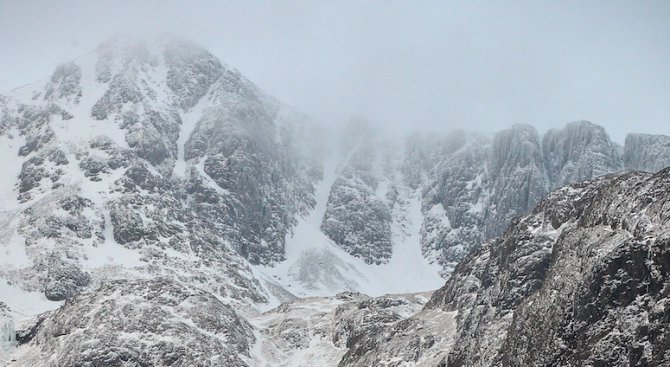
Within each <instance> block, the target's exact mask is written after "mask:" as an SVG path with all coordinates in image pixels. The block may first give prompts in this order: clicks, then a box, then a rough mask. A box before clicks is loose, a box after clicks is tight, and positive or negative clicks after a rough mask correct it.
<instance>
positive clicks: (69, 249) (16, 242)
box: [0, 36, 670, 366]
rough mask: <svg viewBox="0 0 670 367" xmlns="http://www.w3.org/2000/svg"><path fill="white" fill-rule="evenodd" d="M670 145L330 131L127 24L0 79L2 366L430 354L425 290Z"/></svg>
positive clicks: (364, 127) (395, 358)
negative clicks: (8, 87) (44, 64)
mask: <svg viewBox="0 0 670 367" xmlns="http://www.w3.org/2000/svg"><path fill="white" fill-rule="evenodd" d="M333 136H337V137H336V138H334V137H333ZM669 141H670V138H668V137H666V136H658V135H639V134H631V135H629V137H628V138H627V139H626V143H625V146H624V147H623V148H622V147H619V146H617V145H616V144H615V143H614V142H612V141H611V140H610V139H609V137H608V135H607V133H606V132H605V130H604V129H603V128H602V127H600V126H597V125H595V124H592V123H589V122H585V121H582V122H575V123H570V124H568V125H567V126H566V127H564V128H563V129H558V130H552V131H549V132H547V133H546V134H545V135H544V136H540V134H538V132H537V131H536V130H535V129H534V128H533V127H531V126H528V125H514V126H512V127H511V128H509V129H506V130H504V131H500V132H498V133H496V134H493V135H491V136H488V135H483V134H475V133H469V132H463V131H456V132H452V133H445V134H431V135H422V134H421V133H420V132H418V133H416V134H413V135H411V136H408V137H406V138H400V139H398V138H393V137H389V136H386V135H385V134H384V133H383V132H381V131H380V129H379V128H377V127H375V125H373V124H372V123H369V122H367V121H366V120H365V119H363V118H354V119H352V120H351V121H350V122H349V123H348V124H346V126H345V127H344V128H343V129H342V131H340V132H337V133H333V132H332V131H330V132H327V131H326V128H325V127H322V126H320V125H319V124H318V122H316V121H314V120H312V119H311V118H310V117H308V116H305V115H303V114H301V113H300V112H298V111H295V110H294V109H293V108H291V107H289V106H286V105H284V104H282V103H281V102H279V101H277V100H276V99H274V98H273V97H271V96H269V95H267V94H266V93H264V92H263V91H261V90H260V89H259V88H258V87H256V86H255V85H254V84H253V83H252V82H251V81H249V80H247V79H246V78H244V77H243V76H242V75H240V73H239V72H237V71H236V70H234V69H231V68H230V67H228V66H227V65H225V64H224V63H222V62H221V61H220V60H218V59H217V58H216V57H214V56H213V55H212V54H210V53H209V52H208V51H206V50H205V49H203V48H202V47H200V46H198V45H196V44H193V43H192V42H189V41H186V40H182V39H179V38H175V37H167V36H164V37H159V38H157V39H152V40H148V41H147V40H138V39H135V38H133V37H125V36H119V37H115V38H113V39H112V40H110V41H108V42H106V43H104V44H102V45H101V46H100V47H98V48H97V49H96V50H95V51H93V52H92V53H90V54H88V55H85V56H83V57H81V58H79V59H76V60H73V61H70V62H67V63H64V64H62V65H60V66H58V67H57V68H56V70H55V71H54V73H53V74H52V75H51V76H50V77H49V78H47V79H45V80H42V81H38V82H35V83H32V84H29V85H26V86H23V87H20V88H18V89H16V90H14V91H12V92H11V93H10V95H8V96H0V150H1V153H2V156H3V162H2V163H1V164H2V166H1V167H2V169H3V173H4V174H3V175H2V177H0V254H1V256H0V365H4V363H7V362H12V363H10V365H16V366H52V365H62V366H70V365H110V366H115V365H119V366H128V365H130V366H136V365H183V366H186V365H194V364H195V365H230V366H256V365H268V366H275V365H286V366H289V365H310V364H313V362H314V361H317V360H319V361H322V362H323V363H324V365H337V364H339V365H342V366H349V365H374V364H376V363H381V362H386V363H388V364H389V365H401V364H402V363H413V364H416V363H419V364H421V363H425V364H426V365H435V364H436V363H439V361H440V360H441V358H443V357H444V355H445V351H448V350H451V349H450V348H451V345H452V343H453V341H454V340H455V338H461V336H460V335H461V334H459V333H461V332H462V333H465V332H466V331H462V330H466V329H464V328H463V326H462V324H461V320H462V317H463V314H464V312H465V311H463V310H461V309H457V308H456V307H451V306H449V307H448V306H445V304H444V302H442V303H440V302H439V299H440V298H439V297H443V296H444V294H443V293H444V291H443V290H442V291H438V292H437V293H436V295H434V296H433V300H432V301H431V302H430V303H429V306H427V307H424V306H425V304H426V302H427V301H428V299H429V297H430V294H429V293H425V292H429V291H432V290H434V289H437V288H440V287H441V286H443V285H444V282H445V279H446V278H449V275H450V274H451V273H452V272H453V271H454V269H457V270H456V273H455V274H456V275H455V276H454V277H451V278H449V279H450V280H449V283H447V286H446V287H452V288H453V287H465V286H466V283H463V284H461V283H455V282H457V281H456V280H454V279H461V278H462V275H461V273H462V269H463V267H464V266H466V265H460V266H458V267H456V266H457V264H458V263H459V262H460V261H461V260H463V259H466V258H467V259H468V260H466V262H465V263H468V261H472V258H473V257H472V256H471V257H467V256H468V255H469V254H470V253H472V252H473V251H476V250H477V249H478V248H479V246H480V245H481V244H483V243H487V240H490V239H492V238H494V237H496V236H500V235H502V234H503V232H504V231H505V230H506V229H508V226H509V223H510V222H513V223H517V222H514V220H515V219H514V218H516V217H518V216H519V215H523V214H526V213H528V212H529V211H531V210H532V209H533V208H535V207H536V205H537V204H538V203H546V202H547V200H549V201H551V200H558V199H556V197H557V196H560V195H562V194H561V193H564V194H565V193H566V191H565V190H567V189H562V190H563V191H561V190H559V191H556V192H554V193H553V194H551V195H550V196H549V199H543V198H545V196H546V195H547V194H548V193H549V192H550V191H551V190H553V189H555V188H558V187H562V186H564V185H565V184H568V183H572V182H580V181H584V180H590V179H593V178H595V177H598V176H600V175H603V174H607V173H613V172H618V171H621V170H622V169H624V168H625V169H636V170H644V171H650V172H655V171H658V170H660V169H661V168H663V167H665V166H667V165H670V158H668V157H670V156H668V144H669V143H668V142H669ZM631 175H632V174H631ZM636 177H637V176H636ZM639 177H647V176H645V175H643V174H639ZM640 180H642V179H640ZM596 182H605V181H596ZM617 182H619V181H617ZM592 185H595V184H592ZM575 187H581V186H575ZM571 190H577V189H571ZM567 193H568V194H570V195H573V191H567ZM566 195H567V194H566ZM575 195H576V194H575ZM570 198H572V199H574V198H573V197H572V196H570ZM543 200H544V201H543ZM561 200H567V199H561ZM575 200H576V199H575ZM561 202H562V201H561ZM542 205H543V204H540V207H542ZM544 205H545V206H547V205H548V204H544ZM566 205H567V204H566ZM622 205H623V204H622ZM537 210H538V209H535V211H533V212H532V213H535V212H536V211H537ZM533 215H535V214H531V217H532V216H533ZM526 218H528V217H526ZM561 218H563V217H561ZM571 218H572V217H571ZM526 220H528V219H526ZM566 220H567V219H566ZM515 225H516V224H515ZM543 230H544V227H543ZM509 231H510V230H508V231H507V232H505V233H506V234H505V235H504V236H507V235H508V233H509ZM550 232H551V231H550ZM551 233H554V232H551ZM556 233H558V232H556ZM535 234H536V233H535V232H533V233H531V234H530V235H535ZM547 236H549V237H551V236H550V235H549V234H547ZM503 238H504V237H503ZM542 238H544V237H542ZM552 238H553V237H552ZM495 241H497V240H493V242H488V244H485V245H484V249H488V248H490V246H492V245H491V243H495ZM482 251H484V252H485V251H487V250H479V252H476V254H482V253H483V252H482ZM473 256H483V255H473ZM543 264H544V263H543ZM458 269H461V270H458ZM524 269H525V268H524ZM524 269H522V270H523V271H525V270H524ZM526 270H527V269H526ZM532 271H533V270H532V269H530V270H529V273H523V272H522V273H520V275H518V276H520V277H523V276H531V275H528V274H531V273H532ZM444 289H446V288H444ZM468 291H469V292H471V293H472V292H474V291H473V290H470V289H469V290H468ZM342 292H344V293H342ZM356 292H362V293H363V294H361V293H356ZM336 294H338V295H336ZM389 294H394V295H389ZM464 297H466V296H464ZM296 298H301V299H296ZM466 298H467V297H466ZM283 302H287V303H283ZM281 303H283V304H282V306H280V307H279V308H275V309H273V310H271V311H268V312H266V313H261V311H266V310H270V309H272V308H274V307H276V306H279V305H280V304H281ZM438 305H439V307H438ZM505 320H507V319H505ZM457 321H458V322H457ZM496 322H498V321H496ZM457 327H458V328H457ZM385 330H386V331H388V330H391V331H389V332H385ZM457 332H458V333H457ZM459 340H461V339H459ZM468 342H469V341H468ZM473 343H475V342H474V341H473ZM477 343H479V342H477ZM17 345H18V346H19V347H18V349H17V348H16V346H17ZM408 345H409V346H410V347H408ZM464 345H465V344H464ZM486 345H487V347H490V348H495V346H496V344H495V343H489V342H488V340H487V341H486ZM378 348H382V349H384V350H383V351H381V350H380V351H379V353H376V354H368V353H367V351H369V350H372V349H378ZM459 348H460V347H459ZM12 359H13V361H12ZM373 362H374V363H373Z"/></svg>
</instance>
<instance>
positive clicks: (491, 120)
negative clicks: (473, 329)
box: [0, 0, 670, 143]
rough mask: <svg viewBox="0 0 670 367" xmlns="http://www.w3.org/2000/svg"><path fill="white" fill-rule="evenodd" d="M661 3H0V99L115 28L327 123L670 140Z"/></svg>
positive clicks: (668, 9)
mask: <svg viewBox="0 0 670 367" xmlns="http://www.w3.org/2000/svg"><path fill="white" fill-rule="evenodd" d="M669 20H670V2H667V1H627V2H624V1H588V2H585V1H554V2H549V1H528V2H511V1H504V2H503V1H490V2H480V1H474V2H473V1H420V2H414V1H282V2H279V1H267V2H266V1H211V2H210V1H142V2H137V1H9V0H0V55H1V57H0V70H1V72H0V93H3V94H4V93H8V92H9V91H10V90H11V89H13V88H15V87H18V86H20V85H23V84H26V83H29V82H32V81H35V80H38V79H41V78H44V77H46V76H48V75H49V74H50V73H51V72H52V70H53V69H54V68H55V66H56V65H57V64H58V63H60V62H63V61H67V60H69V59H72V58H75V57H77V56H79V55H82V54H85V53H87V52H89V51H91V50H93V49H94V48H95V47H96V46H97V45H98V44H99V43H101V42H103V41H104V40H106V39H107V38H109V37H111V36H113V35H114V34H117V33H130V34H157V33H165V32H167V33H172V34H176V35H179V36H182V37H185V38H188V39H191V40H193V41H195V42H197V43H199V44H201V45H202V46H204V47H205V48H207V49H208V50H210V51H211V52H212V53H214V54H215V55H217V56H218V57H219V58H220V59H221V60H222V61H223V62H225V63H227V64H228V65H230V66H231V67H234V68H236V69H238V70H240V72H242V73H243V74H244V75H246V76H247V77H248V78H249V79H251V80H252V81H254V82H255V83H256V84H257V85H259V86H260V87H261V88H263V89H264V90H266V91H267V92H269V93H270V94H272V95H274V96H276V97H277V98H279V99H281V100H282V101H284V102H286V103H288V104H290V105H293V106H294V107H296V108H297V109H299V110H302V111H304V112H307V113H309V114H310V115H312V116H313V117H315V118H316V119H318V120H320V121H322V122H324V123H327V124H338V123H342V122H343V121H346V120H347V119H348V118H349V117H350V116H352V115H362V116H366V117H368V118H369V119H370V120H371V121H372V122H373V123H376V124H378V125H383V126H385V128H387V129H388V130H390V131H405V130H410V129H412V130H414V129H422V130H443V129H444V130H447V129H453V128H466V129H468V130H482V131H495V130H499V129H502V128H504V127H507V126H509V125H511V124H513V123H528V124H532V125H534V126H536V127H537V128H538V129H539V130H540V131H544V130H547V129H549V128H552V127H560V126H562V125H564V124H565V123H567V122H570V121H575V120H582V119H585V120H590V121H592V122H594V123H597V124H600V125H603V126H605V127H606V128H607V130H608V132H609V133H610V135H611V136H612V138H613V139H615V140H616V141H618V142H620V143H621V142H623V139H624V137H625V134H626V133H627V132H631V131H634V132H648V133H663V134H670V128H669V126H670V41H669V39H670V21H669Z"/></svg>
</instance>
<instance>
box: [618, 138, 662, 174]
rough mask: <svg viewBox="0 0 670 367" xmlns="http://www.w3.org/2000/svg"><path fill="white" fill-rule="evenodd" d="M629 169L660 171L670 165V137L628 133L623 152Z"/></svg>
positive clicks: (625, 163)
mask: <svg viewBox="0 0 670 367" xmlns="http://www.w3.org/2000/svg"><path fill="white" fill-rule="evenodd" d="M623 160H624V165H625V167H626V168H627V169H632V170H639V171H645V172H652V173H653V172H658V171H660V170H661V169H663V168H665V167H670V137H669V136H666V135H648V134H628V135H627V136H626V144H625V145H624V154H623Z"/></svg>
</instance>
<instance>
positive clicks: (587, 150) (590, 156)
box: [542, 121, 623, 189]
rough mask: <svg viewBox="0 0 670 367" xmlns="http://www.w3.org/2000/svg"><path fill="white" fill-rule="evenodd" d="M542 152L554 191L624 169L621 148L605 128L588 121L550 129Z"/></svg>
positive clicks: (543, 142)
mask: <svg viewBox="0 0 670 367" xmlns="http://www.w3.org/2000/svg"><path fill="white" fill-rule="evenodd" d="M542 150H543V153H544V157H545V162H546V163H545V166H546V170H547V176H548V178H549V182H550V184H551V188H552V189H555V188H558V187H561V186H565V185H568V184H571V183H575V182H581V181H585V180H590V179H592V178H594V177H598V176H602V175H605V174H608V173H612V172H618V171H620V170H621V169H622V168H623V164H622V163H623V162H622V160H621V157H620V156H619V153H618V147H617V146H616V144H615V143H613V142H612V141H611V140H610V138H609V136H608V135H607V132H606V131H605V129H604V128H603V127H602V126H598V125H594V124H592V123H590V122H588V121H578V122H572V123H569V124H567V125H566V126H565V127H564V128H563V129H553V130H549V131H548V132H547V133H546V134H545V135H544V138H543V140H542Z"/></svg>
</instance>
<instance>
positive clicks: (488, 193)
mask: <svg viewBox="0 0 670 367" xmlns="http://www.w3.org/2000/svg"><path fill="white" fill-rule="evenodd" d="M668 139H669V138H667V137H665V136H663V135H653V136H652V135H647V136H645V135H635V134H631V135H629V136H628V138H627V139H626V145H625V147H624V151H625V152H626V153H625V154H624V156H623V157H622V155H621V154H620V153H619V151H620V148H619V147H618V146H617V145H616V144H615V143H614V142H612V141H611V140H610V138H609V136H608V135H607V133H606V132H605V130H604V129H603V128H602V127H601V126H598V125H595V124H592V123H590V122H587V121H579V122H573V123H570V124H568V125H566V126H565V127H564V128H563V129H554V130H550V131H548V132H547V133H546V134H545V135H544V136H543V137H542V139H540V137H539V136H538V134H537V132H536V131H535V129H534V128H532V127H530V126H524V125H516V126H514V127H512V128H511V129H508V130H504V131H501V132H499V133H497V134H496V135H495V136H494V138H493V140H492V141H489V140H488V139H486V138H475V137H474V136H468V134H464V133H457V134H452V135H451V136H449V137H448V138H446V139H444V140H443V141H441V142H440V141H435V139H429V140H422V141H421V140H419V141H417V139H415V141H414V142H413V145H414V146H420V145H424V146H428V147H429V148H424V149H425V150H432V151H433V153H432V155H428V154H425V153H424V154H415V155H416V156H418V157H421V159H422V160H423V162H424V163H423V164H424V165H426V166H431V165H432V166H431V167H433V168H432V169H429V170H427V171H428V172H427V173H426V172H424V173H423V175H417V174H415V173H413V172H409V171H407V172H408V173H409V174H408V175H407V177H408V180H410V181H412V180H413V181H417V177H422V178H421V182H422V183H421V184H420V185H423V187H424V190H423V205H424V208H423V212H424V217H425V219H424V229H423V232H422V233H423V234H422V243H421V244H422V248H423V249H424V252H425V253H426V256H427V257H428V258H430V259H434V261H437V262H439V263H440V264H442V266H443V267H444V269H445V272H446V273H448V272H449V271H450V269H453V266H455V264H457V263H458V262H459V261H461V260H462V259H463V258H464V257H465V256H466V255H467V254H468V253H469V252H470V251H472V249H474V248H476V247H477V246H479V244H481V243H483V242H485V241H486V240H487V239H489V238H492V237H494V236H497V235H500V234H502V232H503V230H504V229H505V228H506V226H507V224H508V223H509V222H510V221H511V220H512V219H513V218H515V217H517V216H519V215H522V214H525V213H527V212H528V211H529V210H531V209H532V208H533V207H534V206H535V205H536V204H537V203H538V202H539V201H540V199H541V198H543V197H544V196H545V195H546V194H547V193H548V192H549V191H550V190H551V189H555V188H557V187H561V186H564V185H566V184H569V183H574V182H582V181H584V180H590V179H593V178H595V177H599V176H601V175H604V174H609V173H614V172H619V171H622V170H623V169H624V167H625V168H626V169H628V170H642V171H648V172H656V171H658V170H659V169H660V168H662V167H666V166H668V162H667V157H666V156H668V154H667V152H666V151H665V150H664V149H665V145H666V142H667V141H668ZM540 140H541V143H540ZM445 147H446V148H445ZM451 147H454V148H451ZM652 162H653V163H652ZM413 165H415V166H417V165H418V164H417V163H413ZM438 204H439V205H438ZM445 217H446V218H445Z"/></svg>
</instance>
